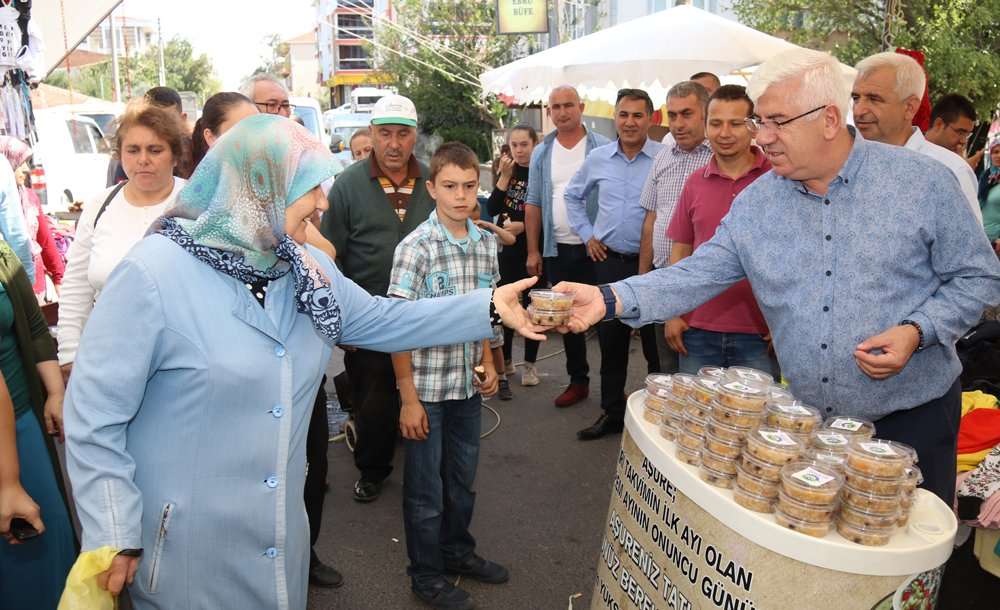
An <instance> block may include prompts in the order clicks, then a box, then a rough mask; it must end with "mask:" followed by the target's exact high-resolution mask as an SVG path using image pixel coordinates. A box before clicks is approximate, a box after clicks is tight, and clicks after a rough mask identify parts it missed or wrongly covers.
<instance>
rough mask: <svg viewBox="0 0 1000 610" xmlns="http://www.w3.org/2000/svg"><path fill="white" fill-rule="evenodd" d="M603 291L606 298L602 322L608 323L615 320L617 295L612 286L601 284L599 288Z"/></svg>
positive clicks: (602, 293)
mask: <svg viewBox="0 0 1000 610" xmlns="http://www.w3.org/2000/svg"><path fill="white" fill-rule="evenodd" d="M598 288H599V289H600V291H601V295H602V296H603V297H604V317H603V318H601V321H602V322H607V321H608V320H614V319H615V301H616V299H615V293H614V292H613V291H612V290H611V286H609V285H608V284H601V285H600V286H598Z"/></svg>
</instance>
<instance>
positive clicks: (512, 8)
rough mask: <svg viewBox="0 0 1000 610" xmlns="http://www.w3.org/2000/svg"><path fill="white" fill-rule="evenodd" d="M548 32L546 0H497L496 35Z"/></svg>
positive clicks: (547, 5) (547, 6)
mask: <svg viewBox="0 0 1000 610" xmlns="http://www.w3.org/2000/svg"><path fill="white" fill-rule="evenodd" d="M548 31H549V3H548V1H547V0H497V34H539V33H542V32H548Z"/></svg>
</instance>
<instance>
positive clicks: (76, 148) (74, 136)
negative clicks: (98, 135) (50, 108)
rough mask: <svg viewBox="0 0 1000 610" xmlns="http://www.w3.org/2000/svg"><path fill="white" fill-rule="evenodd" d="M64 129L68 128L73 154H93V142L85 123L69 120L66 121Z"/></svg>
mask: <svg viewBox="0 0 1000 610" xmlns="http://www.w3.org/2000/svg"><path fill="white" fill-rule="evenodd" d="M66 127H68V128H69V138H70V140H72V141H73V152H75V153H79V154H84V155H87V154H92V153H94V152H95V150H94V142H93V140H91V139H90V134H89V133H88V132H87V127H88V125H87V124H86V123H81V122H80V121H74V120H72V119H70V120H68V121H66Z"/></svg>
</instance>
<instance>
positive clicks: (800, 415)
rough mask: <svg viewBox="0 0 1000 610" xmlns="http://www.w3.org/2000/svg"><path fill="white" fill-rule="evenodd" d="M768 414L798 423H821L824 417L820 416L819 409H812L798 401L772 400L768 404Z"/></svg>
mask: <svg viewBox="0 0 1000 610" xmlns="http://www.w3.org/2000/svg"><path fill="white" fill-rule="evenodd" d="M767 412H768V413H774V414H775V415H780V416H782V417H787V418H791V419H794V420H796V421H803V420H815V421H817V422H819V421H820V420H822V419H823V416H822V415H820V414H819V409H816V408H815V407H810V406H809V405H807V404H803V403H801V402H798V401H796V400H793V401H784V400H778V401H775V400H772V401H769V402H768V403H767Z"/></svg>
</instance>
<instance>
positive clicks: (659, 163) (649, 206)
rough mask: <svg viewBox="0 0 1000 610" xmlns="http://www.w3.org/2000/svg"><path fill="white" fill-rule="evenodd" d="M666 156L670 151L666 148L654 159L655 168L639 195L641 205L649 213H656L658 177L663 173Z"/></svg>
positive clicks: (650, 171) (650, 172) (652, 169)
mask: <svg viewBox="0 0 1000 610" xmlns="http://www.w3.org/2000/svg"><path fill="white" fill-rule="evenodd" d="M666 154H668V150H667V149H666V148H664V149H663V150H661V151H660V152H659V153H657V155H656V158H655V159H653V167H652V168H651V169H650V170H649V175H648V176H646V184H644V185H643V186H642V194H640V195H639V205H640V206H642V209H644V210H646V211H647V212H655V211H656V190H657V187H656V183H657V180H658V178H657V177H658V176H659V175H660V172H661V171H663V159H665V158H666V157H665V155H666Z"/></svg>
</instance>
